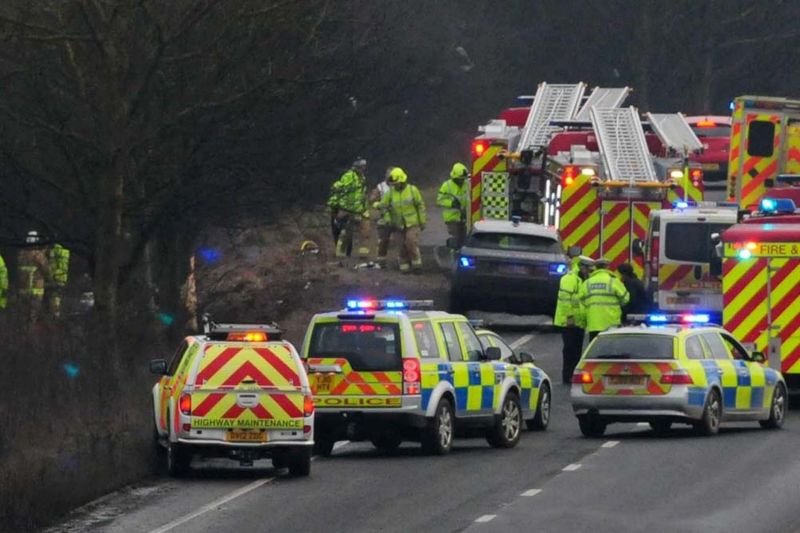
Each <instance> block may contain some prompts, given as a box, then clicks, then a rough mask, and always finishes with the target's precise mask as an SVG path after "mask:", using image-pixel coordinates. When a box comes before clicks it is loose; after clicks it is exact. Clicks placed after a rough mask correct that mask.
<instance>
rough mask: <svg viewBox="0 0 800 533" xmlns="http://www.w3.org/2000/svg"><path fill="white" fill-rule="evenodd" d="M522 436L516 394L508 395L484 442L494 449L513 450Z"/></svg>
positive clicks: (519, 409) (520, 410)
mask: <svg viewBox="0 0 800 533" xmlns="http://www.w3.org/2000/svg"><path fill="white" fill-rule="evenodd" d="M521 434H522V408H521V407H520V405H519V398H517V395H516V394H513V393H508V394H507V395H506V397H505V399H504V400H503V406H502V407H501V408H500V415H499V416H496V417H495V423H494V427H493V428H492V429H491V432H490V433H489V434H488V435H487V437H486V440H487V441H488V442H489V444H490V445H492V446H493V447H495V448H513V447H514V446H516V445H517V443H518V442H519V438H520V435H521Z"/></svg>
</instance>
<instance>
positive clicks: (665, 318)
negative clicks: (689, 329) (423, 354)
mask: <svg viewBox="0 0 800 533" xmlns="http://www.w3.org/2000/svg"><path fill="white" fill-rule="evenodd" d="M628 318H629V319H630V320H634V321H641V322H647V323H648V324H686V323H689V324H707V323H709V322H710V321H711V316H710V315H708V314H707V313H682V314H664V313H654V314H649V315H628Z"/></svg>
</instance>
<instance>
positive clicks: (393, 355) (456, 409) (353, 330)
mask: <svg viewBox="0 0 800 533" xmlns="http://www.w3.org/2000/svg"><path fill="white" fill-rule="evenodd" d="M430 307H432V302H431V301H417V302H407V301H400V300H357V299H354V300H350V301H348V302H347V306H346V308H345V309H344V310H342V311H335V312H329V313H321V314H317V315H315V316H314V317H313V318H312V320H311V323H310V324H309V327H308V331H307V333H306V336H305V340H304V342H303V351H302V353H303V359H304V360H305V361H306V364H307V366H308V371H309V379H310V382H311V387H312V390H313V393H314V402H315V407H316V443H317V444H316V448H317V453H319V454H320V455H323V456H327V455H330V453H331V451H332V449H333V444H334V443H335V442H336V441H338V440H343V439H347V440H351V441H354V440H369V441H371V442H372V443H373V444H374V445H375V447H377V448H378V449H380V450H383V451H391V450H394V449H396V448H397V447H398V446H399V445H400V444H401V442H402V441H404V440H411V441H419V442H421V443H422V447H423V449H424V451H426V452H427V453H430V454H438V455H441V454H446V453H448V452H449V451H450V448H451V446H452V444H453V438H454V437H455V436H456V435H458V434H462V433H463V434H465V435H467V434H469V435H474V434H475V433H476V432H477V433H478V434H481V435H484V436H485V437H486V439H487V441H488V442H489V444H491V445H492V446H494V447H498V448H511V447H513V446H516V444H517V443H518V442H519V439H520V433H521V430H522V425H523V421H527V422H528V424H530V425H531V426H541V427H542V428H543V427H546V425H547V420H549V405H550V402H549V398H550V390H551V389H550V380H549V378H548V377H547V375H546V374H545V373H544V372H543V371H542V370H541V369H538V368H536V367H535V366H534V365H517V364H514V363H511V362H508V361H504V360H502V350H501V348H500V347H498V346H491V345H490V346H487V347H484V346H483V345H482V344H481V341H480V340H479V338H478V336H477V335H476V333H475V331H474V329H473V327H472V325H471V324H470V322H469V321H468V320H467V319H466V318H465V317H464V316H462V315H455V314H450V313H445V312H442V311H433V310H422V309H423V308H430ZM543 405H544V408H545V409H546V413H547V414H546V415H545V416H544V418H543V417H542V415H541V414H540V413H541V412H544V411H543V408H542V406H543Z"/></svg>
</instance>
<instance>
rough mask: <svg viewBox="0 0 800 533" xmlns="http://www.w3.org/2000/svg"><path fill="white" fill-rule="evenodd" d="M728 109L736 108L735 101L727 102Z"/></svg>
mask: <svg viewBox="0 0 800 533" xmlns="http://www.w3.org/2000/svg"><path fill="white" fill-rule="evenodd" d="M728 109H730V110H731V111H733V110H734V109H736V103H735V102H734V101H733V100H731V102H730V103H729V104H728Z"/></svg>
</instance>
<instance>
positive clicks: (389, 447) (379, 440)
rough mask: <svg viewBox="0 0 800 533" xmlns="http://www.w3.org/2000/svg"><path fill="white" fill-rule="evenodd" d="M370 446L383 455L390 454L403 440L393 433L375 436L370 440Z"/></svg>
mask: <svg viewBox="0 0 800 533" xmlns="http://www.w3.org/2000/svg"><path fill="white" fill-rule="evenodd" d="M370 440H371V442H372V445H373V446H375V447H376V448H377V449H378V450H380V451H382V452H384V453H392V452H394V451H396V450H397V448H399V447H400V444H402V442H403V439H402V438H401V437H400V436H399V435H397V434H395V433H385V434H381V435H376V436H374V437H372V439H370Z"/></svg>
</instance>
